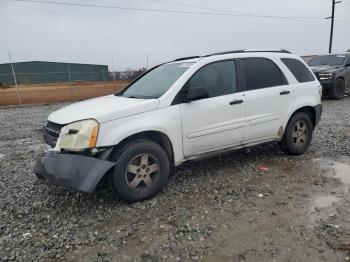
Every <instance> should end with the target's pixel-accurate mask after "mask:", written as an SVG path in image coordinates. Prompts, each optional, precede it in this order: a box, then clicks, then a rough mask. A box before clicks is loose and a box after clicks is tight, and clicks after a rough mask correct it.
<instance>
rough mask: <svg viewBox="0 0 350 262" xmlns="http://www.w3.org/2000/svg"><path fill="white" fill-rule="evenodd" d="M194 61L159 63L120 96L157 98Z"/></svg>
mask: <svg viewBox="0 0 350 262" xmlns="http://www.w3.org/2000/svg"><path fill="white" fill-rule="evenodd" d="M193 64H194V63H173V64H164V65H161V66H159V67H157V68H155V69H153V70H151V71H150V72H148V73H147V74H146V75H144V76H143V77H141V78H140V79H138V80H137V81H136V82H135V83H133V84H132V85H131V86H129V87H128V88H127V89H126V90H125V91H124V92H122V94H121V95H120V96H123V97H130V98H159V97H161V96H162V95H163V94H164V93H165V92H166V91H168V89H169V88H170V87H171V86H172V85H173V84H174V83H175V81H176V80H177V79H179V77H180V76H181V75H182V74H183V73H184V72H186V70H187V69H188V68H189V67H190V66H191V65H193Z"/></svg>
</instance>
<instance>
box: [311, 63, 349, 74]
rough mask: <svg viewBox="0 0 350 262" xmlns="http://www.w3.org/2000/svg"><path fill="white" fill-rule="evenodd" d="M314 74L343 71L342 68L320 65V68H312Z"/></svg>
mask: <svg viewBox="0 0 350 262" xmlns="http://www.w3.org/2000/svg"><path fill="white" fill-rule="evenodd" d="M310 68H311V70H312V71H313V72H314V73H335V72H337V71H340V70H342V69H343V68H344V67H342V66H330V65H320V66H310Z"/></svg>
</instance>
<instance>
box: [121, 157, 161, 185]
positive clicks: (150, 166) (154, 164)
mask: <svg viewBox="0 0 350 262" xmlns="http://www.w3.org/2000/svg"><path fill="white" fill-rule="evenodd" d="M158 176H159V161H158V160H157V159H156V158H155V157H154V156H152V155H150V154H147V153H144V154H141V155H138V156H136V157H134V158H133V159H132V160H131V161H130V162H129V164H128V165H127V168H126V172H125V179H126V182H127V184H128V186H129V187H130V188H132V189H134V190H143V189H146V188H149V187H151V186H152V185H153V183H154V181H155V180H156V179H157V178H158Z"/></svg>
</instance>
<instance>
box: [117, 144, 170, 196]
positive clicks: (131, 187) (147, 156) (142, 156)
mask: <svg viewBox="0 0 350 262" xmlns="http://www.w3.org/2000/svg"><path fill="white" fill-rule="evenodd" d="M113 160H114V161H115V162H116V163H117V165H116V167H115V169H114V172H113V175H112V183H113V187H114V189H115V190H116V191H117V193H118V194H119V195H120V196H121V197H122V198H123V199H125V200H126V201H129V202H138V201H142V200H145V199H148V198H151V197H153V196H154V195H155V194H157V193H158V192H159V191H160V190H161V189H162V188H163V187H164V185H165V184H166V182H167V180H168V176H169V158H168V156H167V154H166V152H165V151H164V149H163V148H162V147H161V146H160V145H158V144H157V143H155V142H153V141H148V140H135V141H133V142H130V143H127V144H125V145H124V146H123V148H122V149H121V150H120V151H119V152H118V153H117V154H116V155H115V159H113Z"/></svg>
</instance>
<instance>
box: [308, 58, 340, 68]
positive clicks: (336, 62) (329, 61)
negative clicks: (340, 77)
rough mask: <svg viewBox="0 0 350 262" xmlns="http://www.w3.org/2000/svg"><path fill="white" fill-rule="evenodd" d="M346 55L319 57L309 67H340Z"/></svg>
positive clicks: (312, 60)
mask: <svg viewBox="0 0 350 262" xmlns="http://www.w3.org/2000/svg"><path fill="white" fill-rule="evenodd" d="M344 60H345V55H324V56H317V57H315V58H313V59H311V61H310V62H309V66H320V65H329V66H340V65H342V64H343V63H344Z"/></svg>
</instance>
